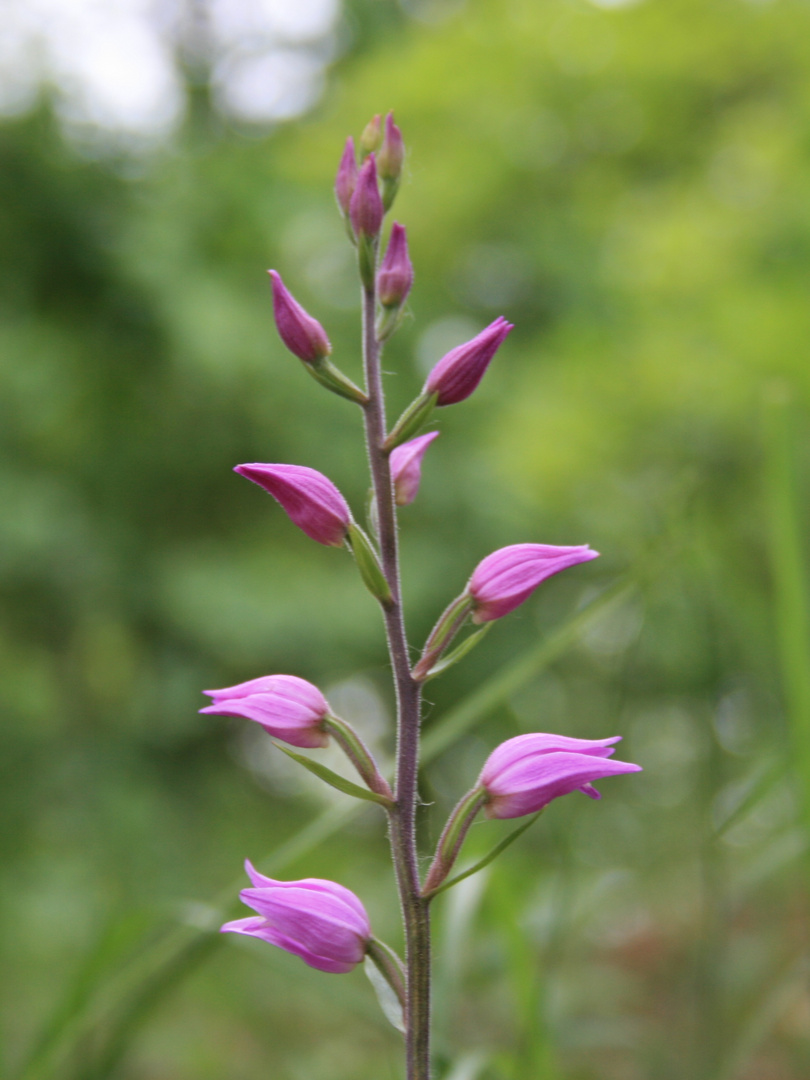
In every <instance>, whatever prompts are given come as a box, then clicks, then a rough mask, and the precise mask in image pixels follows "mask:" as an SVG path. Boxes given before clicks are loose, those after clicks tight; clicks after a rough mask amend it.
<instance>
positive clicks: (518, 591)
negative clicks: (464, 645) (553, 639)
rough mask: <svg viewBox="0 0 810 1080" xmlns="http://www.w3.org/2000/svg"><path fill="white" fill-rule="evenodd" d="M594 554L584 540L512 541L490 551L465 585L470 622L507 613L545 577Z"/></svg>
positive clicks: (595, 555) (594, 555)
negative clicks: (570, 543) (569, 543)
mask: <svg viewBox="0 0 810 1080" xmlns="http://www.w3.org/2000/svg"><path fill="white" fill-rule="evenodd" d="M598 556H599V552H598V551H592V550H591V548H589V547H588V545H587V544H582V545H580V546H579V547H555V546H554V545H553V544H512V545H511V546H510V547H505V548H499V550H498V551H493V553H492V554H491V555H487V557H486V558H485V559H482V560H481V562H480V563H479V564H478V566H476V568H475V570H473V573H472V577H471V578H470V580H469V583H468V585H467V592H468V594H469V595H470V596H471V597H472V599H473V616H472V618H473V622H476V623H484V622H490V621H491V620H492V619H500V618H501V616H502V615H508V614H509V612H510V611H514V609H515V608H516V607H518V606H519V605H520V604H522V603H523V601H524V600H526V599H527V597H528V596H529V595H530V594H531V593H533V592H534V590H535V589H536V588H537V586H538V585H539V584H540V582H541V581H545V580H546V578H547V577H551V576H552V574H558V573H559V572H560V570H565V569H566V567H569V566H576V564H577V563H581V562H589V561H590V560H591V559H596V558H598Z"/></svg>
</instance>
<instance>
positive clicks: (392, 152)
mask: <svg viewBox="0 0 810 1080" xmlns="http://www.w3.org/2000/svg"><path fill="white" fill-rule="evenodd" d="M404 160H405V143H404V142H403V140H402V132H401V131H400V130H399V128H398V127H397V125H396V124H395V123H394V114H393V113H392V112H390V113H389V114H388V116H386V118H385V137H384V139H383V144H382V146H381V147H380V150H379V153H378V154H377V168H378V171H379V174H380V178H381V179H383V180H398V179H399V174H400V173H401V172H402V163H403V161H404Z"/></svg>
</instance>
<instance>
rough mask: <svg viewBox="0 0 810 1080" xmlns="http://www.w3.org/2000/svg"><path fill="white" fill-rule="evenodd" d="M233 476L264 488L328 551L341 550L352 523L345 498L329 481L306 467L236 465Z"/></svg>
mask: <svg viewBox="0 0 810 1080" xmlns="http://www.w3.org/2000/svg"><path fill="white" fill-rule="evenodd" d="M234 472H237V473H239V475H240V476H244V477H245V478H246V479H247V480H252V481H253V483H254V484H258V485H259V487H263V488H264V490H265V491H268V492H269V493H270V494H271V495H272V496H273V498H274V499H276V501H277V502H279V503H280V504H281V506H282V507H283V508H284V509H285V510H286V511H287V514H288V515H289V517H290V520H291V521H293V522H294V523H295V524H296V525H297V526H298V528H299V529H301V530H302V531H303V532H305V533H306V534H307V536H309V537H311V539H313V540H317V541H318V543H319V544H326V545H327V546H328V547H342V546H343V543H344V541H345V539H346V535H347V533H348V531H349V525H350V524H351V522H352V515H351V511H350V510H349V507H348V504H347V502H346V500H345V499H344V498H343V496H342V495H341V494H340V492H339V491H338V489H337V488H336V487H335V485H334V484H333V483H332V481H331V480H330V479H328V477H326V476H324V475H323V473H319V472H318V471H317V470H316V469H308V468H307V467H306V466H305V465H264V464H261V463H260V462H255V463H254V464H252V465H237V466H236V468H235V469H234Z"/></svg>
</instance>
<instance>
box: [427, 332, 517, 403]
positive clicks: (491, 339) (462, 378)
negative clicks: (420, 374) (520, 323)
mask: <svg viewBox="0 0 810 1080" xmlns="http://www.w3.org/2000/svg"><path fill="white" fill-rule="evenodd" d="M510 330H512V324H511V323H509V322H507V321H506V319H504V318H503V317H502V316H500V315H499V316H498V318H497V319H496V320H495V321H494V322H492V323H490V324H489V326H488V327H487V328H486V329H485V330H482V331H481V333H480V334H478V336H477V337H474V338H473V339H472V340H471V341H468V342H466V343H465V344H464V345H457V346H456V348H455V349H451V350H450V352H449V353H447V355H446V356H443V357H442V359H441V360H440V361H439V362H438V364H436V366H435V367H434V368H433V370H432V371H431V373H430V375H428V378H427V382H426V383H425V389H424V393H426V394H438V395H439V396H438V399H437V401H436V404H437V405H455V403H456V402H457V401H463V400H464V399H465V398H468V397H469V396H470V394H471V393H472V392H473V390H475V388H476V386H478V384H479V383H480V382H481V379H483V377H484V372H485V371H486V370H487V368H488V367H489V362H490V360H491V359H492V357H493V356H494V355H495V353H496V352H497V351H498V348H499V347H500V345H501V343H502V342H503V341H504V339H505V338H506V337H507V335H508V334H509V332H510Z"/></svg>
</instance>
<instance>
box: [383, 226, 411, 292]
mask: <svg viewBox="0 0 810 1080" xmlns="http://www.w3.org/2000/svg"><path fill="white" fill-rule="evenodd" d="M412 285H413V265H412V263H411V260H410V256H409V255H408V237H407V234H406V232H405V226H404V225H400V224H399V222H397V221H395V222H394V224H393V225H392V226H391V235H390V237H389V238H388V247H387V248H386V249H385V258H384V259H383V261H382V263H381V264H380V269H379V270H378V272H377V291H378V293H379V297H380V303H381V304H382V305H383V307H399V306H400V305H401V304H404V303H405V300H406V298H407V296H408V293H409V292H410V291H411V286H412Z"/></svg>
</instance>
